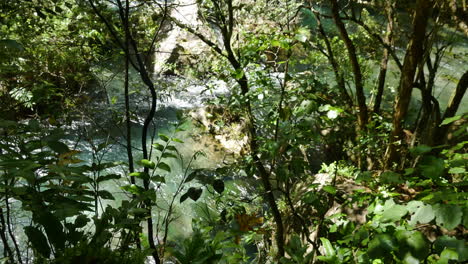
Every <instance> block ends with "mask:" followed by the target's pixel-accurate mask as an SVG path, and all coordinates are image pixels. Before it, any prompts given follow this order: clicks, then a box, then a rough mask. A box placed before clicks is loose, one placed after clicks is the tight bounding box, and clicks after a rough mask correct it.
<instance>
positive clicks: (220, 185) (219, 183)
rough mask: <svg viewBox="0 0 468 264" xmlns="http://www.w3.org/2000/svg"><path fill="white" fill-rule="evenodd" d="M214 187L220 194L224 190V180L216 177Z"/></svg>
mask: <svg viewBox="0 0 468 264" xmlns="http://www.w3.org/2000/svg"><path fill="white" fill-rule="evenodd" d="M213 189H215V191H216V192H217V193H219V194H221V193H222V192H224V182H223V181H222V180H220V179H216V180H214V181H213Z"/></svg>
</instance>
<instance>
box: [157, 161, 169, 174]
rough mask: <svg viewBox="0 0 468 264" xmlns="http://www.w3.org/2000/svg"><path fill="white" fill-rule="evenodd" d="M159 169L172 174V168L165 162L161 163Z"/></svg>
mask: <svg viewBox="0 0 468 264" xmlns="http://www.w3.org/2000/svg"><path fill="white" fill-rule="evenodd" d="M158 168H160V169H161V170H165V171H167V172H171V167H170V166H169V165H168V164H167V163H165V162H159V164H158Z"/></svg>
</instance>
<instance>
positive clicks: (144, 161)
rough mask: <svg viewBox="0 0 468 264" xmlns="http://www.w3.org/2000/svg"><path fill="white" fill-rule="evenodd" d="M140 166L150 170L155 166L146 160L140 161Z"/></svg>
mask: <svg viewBox="0 0 468 264" xmlns="http://www.w3.org/2000/svg"><path fill="white" fill-rule="evenodd" d="M140 163H141V165H143V166H144V167H145V168H150V169H154V168H155V167H156V164H155V163H154V162H153V161H151V160H147V159H142V160H141V161H140Z"/></svg>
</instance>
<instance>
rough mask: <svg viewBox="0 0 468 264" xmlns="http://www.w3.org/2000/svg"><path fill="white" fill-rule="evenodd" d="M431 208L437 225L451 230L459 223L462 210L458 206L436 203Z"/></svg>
mask: <svg viewBox="0 0 468 264" xmlns="http://www.w3.org/2000/svg"><path fill="white" fill-rule="evenodd" d="M432 208H433V209H434V214H435V217H436V223H437V225H440V226H442V227H444V228H447V229H448V230H452V229H454V228H455V227H457V226H458V225H459V224H461V221H462V215H463V212H462V209H461V208H460V206H458V205H453V204H436V205H434V206H433V207H432Z"/></svg>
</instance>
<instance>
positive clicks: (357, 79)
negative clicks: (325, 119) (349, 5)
mask: <svg viewBox="0 0 468 264" xmlns="http://www.w3.org/2000/svg"><path fill="white" fill-rule="evenodd" d="M330 2H331V10H332V16H333V20H334V21H335V25H336V27H337V28H338V31H339V32H340V36H341V39H342V40H343V41H344V43H345V46H346V50H347V51H348V56H349V61H350V62H351V66H352V69H353V74H354V85H355V88H356V101H357V105H358V128H359V130H360V131H362V130H365V129H366V125H367V121H368V111H367V105H366V96H365V94H364V85H363V81H362V72H361V67H360V65H359V61H358V58H357V54H356V47H355V46H354V44H353V42H352V40H351V39H350V37H349V35H348V32H347V30H346V27H345V25H344V23H343V21H342V20H341V18H340V10H339V7H338V2H337V1H336V0H330Z"/></svg>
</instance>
